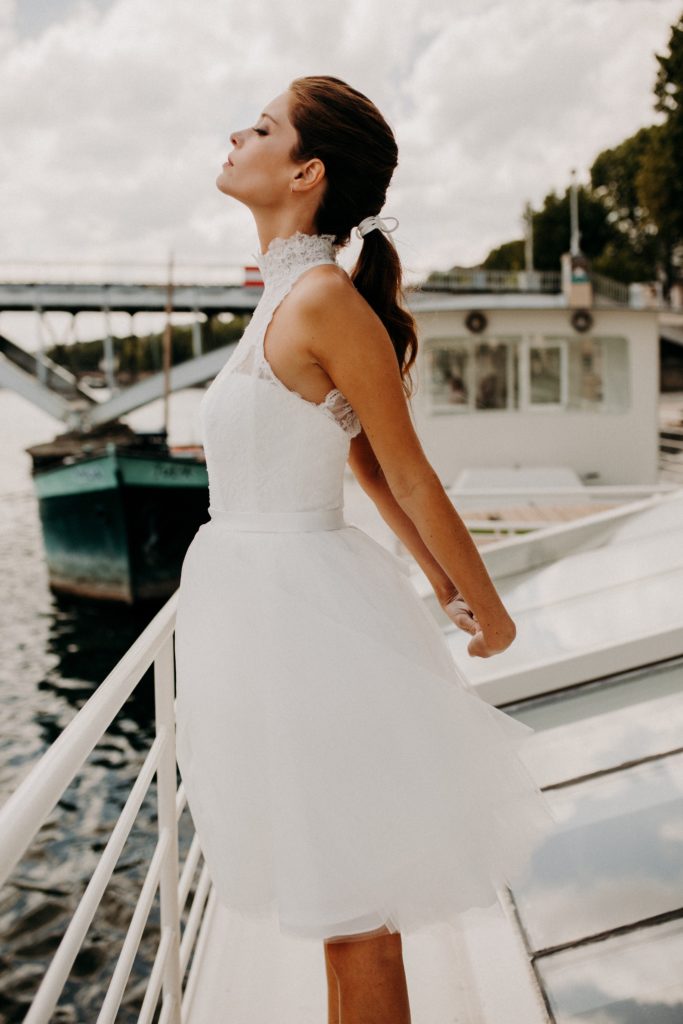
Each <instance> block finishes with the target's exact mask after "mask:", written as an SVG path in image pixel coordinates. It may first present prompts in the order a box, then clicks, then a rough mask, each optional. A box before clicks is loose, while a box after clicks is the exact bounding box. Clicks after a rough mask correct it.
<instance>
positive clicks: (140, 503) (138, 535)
mask: <svg viewBox="0 0 683 1024" xmlns="http://www.w3.org/2000/svg"><path fill="white" fill-rule="evenodd" d="M33 483H34V488H35V491H36V495H37V498H38V505H39V510H40V518H41V523H42V530H43V543H44V547H45V555H46V560H47V567H48V575H49V583H50V587H51V589H52V590H53V591H55V592H57V593H67V594H74V595H78V596H81V597H88V598H96V599H100V600H110V601H117V602H124V603H126V604H134V603H136V602H139V601H145V600H154V601H157V600H164V599H166V598H167V597H169V596H170V595H171V594H172V593H173V592H174V591H175V590H176V589H177V587H178V584H179V582H180V570H181V567H182V563H183V558H184V557H185V552H186V551H187V548H188V546H189V544H190V542H191V540H192V538H193V537H194V535H195V533H196V532H197V530H198V528H199V527H200V526H201V524H202V523H204V522H206V521H207V520H208V518H209V515H208V504H209V490H208V478H207V471H206V464H205V463H204V462H203V461H200V460H199V459H198V458H195V457H189V458H188V457H186V456H178V455H173V454H172V453H170V452H168V453H164V452H161V451H153V452H150V453H149V454H145V453H143V452H139V451H136V452H134V453H133V452H125V451H117V450H116V446H115V445H114V444H112V445H109V450H108V451H107V452H105V453H103V454H99V455H95V456H93V457H90V458H88V457H86V458H78V459H74V460H72V461H69V460H64V462H62V463H61V464H59V465H53V466H51V467H50V468H45V469H40V468H34V475H33Z"/></svg>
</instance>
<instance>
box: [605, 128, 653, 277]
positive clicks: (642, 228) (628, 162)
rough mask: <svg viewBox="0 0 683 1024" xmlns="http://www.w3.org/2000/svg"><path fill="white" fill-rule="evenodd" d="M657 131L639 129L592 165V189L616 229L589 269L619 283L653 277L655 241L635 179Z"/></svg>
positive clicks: (647, 210) (648, 215) (647, 213)
mask: <svg viewBox="0 0 683 1024" xmlns="http://www.w3.org/2000/svg"><path fill="white" fill-rule="evenodd" d="M655 131H656V127H654V126H652V127H649V128H640V129H639V130H638V131H637V132H636V133H635V135H631V136H630V137H629V138H628V139H625V140H624V141H623V142H620V143H619V145H618V146H614V147H612V148H611V149H605V150H603V151H602V153H599V154H598V156H597V157H596V158H595V160H594V161H593V165H592V167H591V169H590V178H591V186H592V189H593V192H594V195H595V196H596V197H597V198H599V199H600V200H601V201H602V202H603V204H604V205H605V208H606V209H607V211H608V220H609V221H610V223H611V224H612V225H613V226H614V228H615V233H614V235H613V237H612V239H611V240H610V241H609V242H608V243H607V245H606V246H605V248H604V250H603V251H602V252H601V253H600V255H599V256H597V257H596V258H595V260H594V261H593V268H594V269H595V270H596V271H598V272H599V273H602V274H606V275H607V276H608V277H613V278H615V279H616V280H618V281H625V282H629V281H648V280H652V279H654V278H655V277H656V276H657V273H656V272H657V261H658V255H659V250H660V240H659V239H658V237H657V234H658V231H657V225H656V223H655V222H654V220H653V218H652V216H651V213H650V211H649V209H648V208H647V207H646V206H644V205H643V202H642V198H641V196H640V193H639V188H638V184H637V179H638V175H639V173H640V171H641V169H642V167H643V165H644V161H645V159H646V156H647V154H648V152H649V150H650V147H651V146H652V139H653V136H654V133H655Z"/></svg>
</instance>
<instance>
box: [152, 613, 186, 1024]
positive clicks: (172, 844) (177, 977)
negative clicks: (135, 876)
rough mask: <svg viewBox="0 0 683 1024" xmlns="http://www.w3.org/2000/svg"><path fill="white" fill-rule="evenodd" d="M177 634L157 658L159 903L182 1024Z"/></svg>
mask: <svg viewBox="0 0 683 1024" xmlns="http://www.w3.org/2000/svg"><path fill="white" fill-rule="evenodd" d="M173 636H174V634H173V632H171V634H170V636H169V637H168V639H167V641H166V642H165V643H164V645H163V647H162V648H161V650H160V651H159V654H158V655H157V657H156V658H155V659H154V706H155V713H156V729H157V733H158V732H159V731H160V730H161V729H162V728H163V729H165V733H166V743H165V744H164V748H163V750H162V752H161V756H160V759H159V766H158V768H157V800H158V822H159V836H160V837H161V835H162V834H163V833H164V832H167V833H168V845H167V847H166V854H165V856H164V861H163V864H162V867H161V874H160V877H159V903H160V910H161V936H163V934H164V931H165V930H168V931H169V933H170V936H171V939H170V944H169V948H168V957H167V959H166V964H165V967H164V980H163V990H162V991H163V1001H164V1002H167V1001H168V1002H169V1003H170V1002H171V1001H172V1006H173V1009H172V1010H171V1012H170V1016H169V1017H168V1018H167V1020H168V1022H169V1024H181V1018H180V1010H181V980H182V979H181V972H180V913H179V910H178V875H179V870H178V822H177V818H176V754H175V714H174V710H173V697H174V693H173V691H174V676H175V672H174V662H173Z"/></svg>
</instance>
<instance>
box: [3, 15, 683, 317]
mask: <svg viewBox="0 0 683 1024" xmlns="http://www.w3.org/2000/svg"><path fill="white" fill-rule="evenodd" d="M682 12H683V0H400V3H396V0H344V2H343V3H328V2H326V0H297V2H296V3H293V2H291V0H251V2H244V0H239V2H238V0H192V2H191V3H190V2H188V0H49V2H47V0H13V2H12V0H0V125H1V128H2V143H3V144H2V147H0V161H1V172H2V174H1V178H2V188H1V190H0V224H1V225H2V233H1V234H0V273H1V272H2V264H5V265H7V264H8V263H9V264H11V263H13V262H16V261H25V260H50V261H52V260H68V261H78V262H83V263H88V264H92V263H98V262H100V261H113V260H115V261H120V260H123V261H130V262H136V261H147V260H153V261H159V262H163V261H165V260H166V259H167V257H168V253H169V251H171V250H172V251H173V252H174V254H175V258H176V259H177V260H178V261H181V260H182V261H188V262H198V263H201V262H203V261H206V262H213V261H225V263H226V264H227V265H230V266H240V265H243V264H244V263H245V262H251V254H252V253H253V252H255V251H256V250H257V248H258V239H257V235H256V231H255V226H254V221H253V218H252V215H251V213H250V212H249V210H248V209H247V208H246V207H245V206H243V205H242V204H240V203H238V202H236V201H235V200H233V199H231V198H229V197H227V196H225V195H223V194H222V193H220V192H219V191H218V190H217V188H216V186H215V178H216V175H217V174H218V172H219V171H220V167H221V164H222V162H223V160H225V159H226V157H227V153H228V152H229V150H230V148H231V145H230V142H229V135H230V132H231V131H232V130H234V129H236V128H242V127H247V126H249V125H251V124H253V123H255V119H256V118H257V116H258V114H259V113H260V111H261V110H262V109H263V108H264V106H265V105H266V104H267V103H268V102H269V101H270V100H271V99H273V98H274V97H275V96H277V95H278V94H279V93H280V92H282V91H284V90H285V89H286V87H287V84H288V82H289V81H290V80H291V79H292V78H294V77H297V76H300V75H306V74H332V75H336V76H338V77H340V78H343V79H345V80H346V81H348V82H349V83H350V84H352V85H353V86H355V87H356V88H358V89H360V90H361V91H362V92H364V93H366V95H368V96H369V97H370V98H371V99H372V100H373V101H374V102H375V103H376V104H377V106H378V107H379V108H380V110H381V111H382V113H383V114H384V116H385V117H386V119H387V121H388V122H389V124H390V125H391V127H392V129H393V130H394V133H395V135H396V139H397V142H398V146H399V164H398V167H397V169H396V171H395V173H394V177H393V180H392V183H391V185H390V188H389V192H388V196H387V202H386V205H385V207H384V209H383V211H382V213H383V214H384V215H386V216H389V215H392V216H396V217H397V218H398V220H399V222H400V224H399V228H398V230H397V231H395V232H394V234H393V235H392V238H393V240H394V241H395V243H396V245H397V248H398V250H399V253H400V255H401V258H402V261H403V264H404V268H405V272H406V278H407V279H408V280H410V279H415V278H416V277H419V276H421V275H422V274H424V273H426V272H428V271H429V270H432V269H446V268H448V267H450V266H452V265H454V264H461V265H474V264H477V263H478V262H480V261H481V260H483V259H484V258H485V256H486V255H487V253H488V251H489V250H490V249H491V248H492V247H494V246H496V245H499V244H501V243H502V242H505V241H509V240H510V239H512V238H519V237H521V235H522V213H523V209H524V204H525V203H526V202H527V201H529V202H531V204H532V205H533V206H534V207H535V208H538V207H539V206H540V205H541V203H542V201H543V198H544V196H545V195H546V194H547V193H548V192H549V191H551V190H552V189H554V190H555V191H557V192H559V193H562V192H564V190H565V189H566V187H567V186H568V185H569V183H570V181H571V169H572V168H576V171H577V179H578V181H580V182H581V181H586V182H587V181H588V170H589V167H590V165H591V163H592V161H593V160H594V158H595V157H596V155H597V154H598V153H599V152H600V151H601V150H602V149H604V148H606V147H608V146H611V145H615V144H617V143H619V142H620V141H621V140H623V139H624V138H625V137H627V136H628V135H630V134H632V133H633V132H634V131H636V130H637V129H638V128H639V127H641V126H643V125H645V124H652V123H655V122H657V121H659V120H661V115H659V114H657V113H656V112H655V111H654V107H653V93H652V87H653V84H654V80H655V75H656V69H657V64H656V60H655V53H656V52H659V53H664V52H666V49H667V43H668V39H669V34H670V26H671V25H672V24H673V23H674V22H675V21H676V20H677V18H678V17H679V16H680V14H681V13H682ZM567 241H568V242H569V225H567ZM357 244H358V245H359V244H360V243H357ZM355 251H356V250H354V249H353V243H352V246H351V247H349V250H347V251H346V253H345V255H346V257H347V259H346V260H344V258H343V257H344V254H342V259H341V260H340V262H343V263H345V264H347V265H348V262H349V259H350V258H351V257H352V256H353V255H355ZM7 316H8V314H0V330H1V329H2V324H3V323H4V322H5V320H6V318H7Z"/></svg>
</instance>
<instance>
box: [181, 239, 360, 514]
mask: <svg viewBox="0 0 683 1024" xmlns="http://www.w3.org/2000/svg"><path fill="white" fill-rule="evenodd" d="M252 256H253V259H254V261H255V262H256V264H257V265H258V267H259V269H260V271H261V275H262V278H263V283H264V289H263V293H262V295H261V297H260V299H259V301H258V303H257V305H256V308H255V310H254V313H253V316H252V317H251V320H250V321H249V323H248V325H247V327H246V329H245V331H244V333H243V335H242V337H241V338H240V340H239V342H238V343H237V345H236V347H235V349H234V351H233V353H232V355H231V356H230V358H229V359H228V360H227V362H226V363H225V364H224V366H223V367H222V369H221V370H220V372H219V373H218V375H217V376H216V377H215V378H214V380H213V381H212V383H211V385H210V387H209V388H208V389H207V391H206V393H205V395H204V397H203V399H202V402H201V406H200V419H201V423H202V432H203V435H204V437H203V439H204V449H205V453H206V459H207V468H208V472H209V491H210V499H211V504H212V505H213V506H215V507H216V508H236V509H239V508H241V509H252V510H257V509H273V510H274V509H278V508H279V509H282V510H292V511H293V510H296V509H299V508H303V509H306V508H336V507H339V506H342V505H343V471H344V467H345V464H346V460H347V458H348V449H349V444H350V441H351V438H352V437H354V436H355V435H356V434H358V433H359V432H360V430H361V424H360V422H359V420H358V417H357V416H356V413H355V411H354V410H353V408H352V407H351V405H350V404H349V402H348V401H347V399H346V398H345V396H344V395H343V394H342V392H341V391H340V390H339V388H332V389H331V390H330V391H329V392H328V393H327V395H326V396H325V398H324V399H323V401H322V402H312V401H309V400H308V399H306V398H304V397H303V395H300V394H299V393H298V392H297V391H294V390H293V389H292V388H289V387H288V386H286V385H285V384H284V383H283V382H282V381H281V380H280V379H279V378H278V377H277V375H276V374H275V372H274V371H273V369H272V368H271V366H270V363H269V362H268V360H267V359H266V356H265V352H264V338H265V335H266V331H267V328H268V325H269V324H270V322H271V320H272V317H273V314H274V313H275V310H276V309H277V307H278V306H279V305H280V303H281V302H282V300H283V299H284V298H285V296H286V295H287V294H288V293H289V291H290V290H291V288H292V287H293V285H294V284H295V283H296V281H297V280H298V279H299V277H300V276H301V275H302V274H303V273H304V272H305V271H306V270H308V269H310V268H311V267H314V266H318V265H320V264H325V263H332V264H336V249H335V245H334V235H307V234H304V233H303V232H299V231H297V232H295V233H294V234H293V235H290V236H288V237H286V238H280V237H277V238H274V239H273V240H272V241H271V243H270V245H269V246H268V248H267V250H266V251H265V252H257V253H253V254H252ZM216 492H218V493H216Z"/></svg>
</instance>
